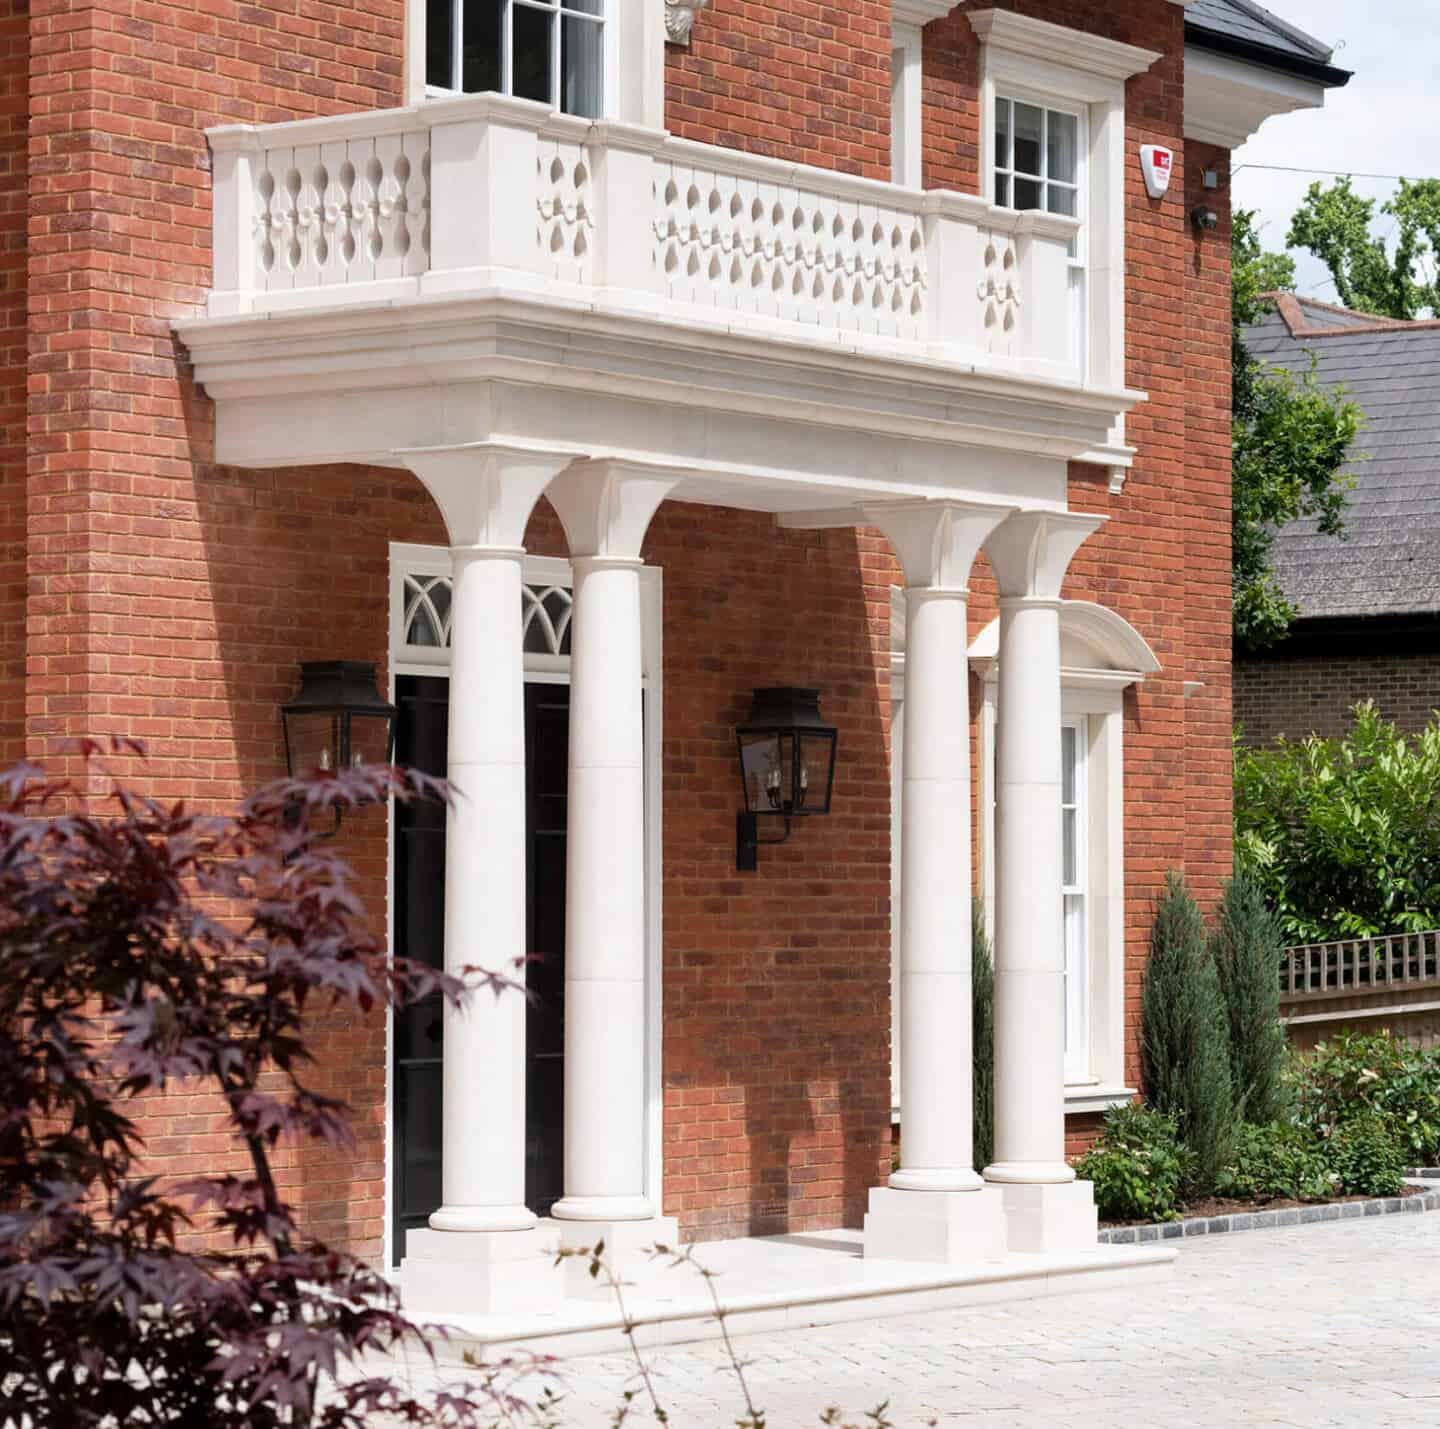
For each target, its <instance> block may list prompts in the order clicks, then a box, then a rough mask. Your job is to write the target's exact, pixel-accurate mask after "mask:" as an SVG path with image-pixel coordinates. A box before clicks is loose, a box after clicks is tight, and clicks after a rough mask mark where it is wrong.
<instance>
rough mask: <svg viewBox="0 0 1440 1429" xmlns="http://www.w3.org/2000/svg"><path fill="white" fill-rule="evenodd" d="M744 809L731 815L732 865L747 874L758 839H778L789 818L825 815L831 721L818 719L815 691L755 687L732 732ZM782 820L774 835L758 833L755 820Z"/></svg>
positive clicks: (831, 777)
mask: <svg viewBox="0 0 1440 1429" xmlns="http://www.w3.org/2000/svg"><path fill="white" fill-rule="evenodd" d="M735 740H736V743H737V745H738V746H739V751H740V786H741V788H742V790H743V791H744V796H745V808H744V809H743V810H742V811H741V812H740V813H739V814H737V815H736V818H735V867H736V868H737V869H739V870H740V871H741V872H742V873H749V872H751V871H753V870H754V869H755V867H756V866H757V864H758V863H759V856H760V845H761V844H762V843H784V842H785V840H786V839H788V838H789V837H790V821H791V819H796V818H800V817H802V816H804V815H808V814H828V813H829V812H830V794H831V791H832V790H833V788H834V786H835V726H834V725H833V724H826V723H825V721H824V720H823V719H821V718H820V691H819V690H801V689H794V688H792V687H790V686H778V687H772V688H770V689H764V690H756V691H755V696H754V700H753V702H752V704H751V706H750V718H749V719H748V720H747V721H746V722H745V723H744V724H742V725H741V726H739V728H738V729H736V731H735ZM765 817H770V818H780V819H784V820H785V832H784V833H783V834H781V835H780V837H779V838H778V839H777V838H769V839H762V838H761V837H760V820H761V819H762V818H765Z"/></svg>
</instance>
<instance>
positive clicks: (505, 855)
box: [399, 443, 573, 1312]
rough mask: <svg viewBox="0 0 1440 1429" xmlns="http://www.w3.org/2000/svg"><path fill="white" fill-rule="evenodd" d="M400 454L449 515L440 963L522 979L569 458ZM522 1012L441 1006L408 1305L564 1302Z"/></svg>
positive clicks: (515, 1004) (513, 1006) (407, 1274)
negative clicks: (552, 571)
mask: <svg viewBox="0 0 1440 1429" xmlns="http://www.w3.org/2000/svg"><path fill="white" fill-rule="evenodd" d="M399 455H400V456H401V457H402V459H403V460H404V461H405V462H406V464H407V465H408V466H409V467H410V469H411V470H412V471H414V472H415V473H416V475H417V476H419V477H420V479H421V480H422V481H423V482H424V483H425V485H426V487H427V488H428V489H429V491H430V493H431V495H432V496H434V498H435V500H436V502H437V504H438V505H439V506H440V509H441V511H442V512H443V513H444V516H445V521H446V524H447V527H448V529H449V534H450V540H451V558H452V560H453V562H454V586H453V593H452V597H451V600H452V604H451V617H450V624H451V641H450V721H449V747H448V755H447V774H446V777H447V778H448V780H449V782H450V785H451V788H452V790H453V792H454V799H453V802H452V804H451V807H450V809H449V810H448V812H447V816H446V825H445V966H446V970H447V971H449V972H451V973H453V974H455V975H457V976H458V975H460V974H462V973H463V970H464V969H465V968H466V967H481V968H484V969H486V970H487V971H491V972H496V973H501V974H504V975H506V976H509V977H514V978H516V979H517V980H523V977H524V973H523V959H524V957H525V953H526V939H525V911H526V903H525V707H524V655H523V651H522V646H521V628H520V609H521V584H522V575H523V571H522V561H523V558H524V554H525V553H524V549H523V547H522V544H521V543H522V542H523V540H524V536H525V526H526V523H527V521H528V520H529V518H530V513H531V511H532V510H533V509H534V506H535V502H536V501H537V500H538V499H539V496H540V494H541V492H542V491H543V490H544V488H545V486H546V485H547V484H548V483H549V481H550V480H551V479H552V477H553V476H554V475H555V473H556V472H557V471H559V470H560V469H561V468H563V467H565V466H567V465H568V464H569V463H570V462H571V460H572V459H573V455H572V454H567V453H563V452H549V451H537V450H530V449H525V448H516V447H505V446H499V445H496V444H493V443H481V444H475V445H469V446H464V447H454V448H447V449H433V450H426V451H408V452H403V453H400V454H399ZM525 1014H526V1000H525V994H524V992H523V991H521V990H519V989H515V990H511V991H505V992H501V993H499V994H496V993H495V992H493V991H491V990H489V989H485V988H481V989H477V990H476V991H474V992H472V993H471V995H470V997H469V999H468V1001H467V1002H466V1004H465V1005H464V1006H463V1007H460V1008H453V1007H448V1006H447V1007H446V1008H445V1012H444V1026H445V1040H444V1073H443V1075H444V1106H443V1114H442V1131H441V1143H442V1156H443V1167H442V1180H443V1190H442V1194H443V1204H442V1206H441V1207H440V1209H439V1210H437V1211H436V1212H435V1213H434V1214H433V1215H432V1216H431V1217H430V1226H431V1229H430V1230H428V1231H411V1232H410V1233H409V1234H408V1236H407V1244H406V1246H405V1260H404V1265H403V1272H402V1273H403V1277H404V1285H405V1292H406V1296H407V1300H408V1301H410V1303H413V1304H416V1305H420V1306H422V1307H423V1308H426V1309H436V1310H471V1311H476V1312H479V1311H482V1310H487V1309H502V1308H509V1309H520V1308H526V1307H528V1306H534V1305H539V1304H543V1303H546V1301H547V1300H550V1299H553V1298H554V1296H555V1295H558V1293H559V1280H558V1278H557V1277H555V1276H553V1275H549V1274H547V1273H546V1272H545V1269H544V1261H543V1260H542V1257H543V1256H545V1254H546V1253H547V1250H549V1249H550V1245H549V1244H546V1243H542V1241H544V1239H545V1238H544V1237H540V1236H539V1235H538V1233H537V1232H536V1230H535V1227H536V1220H535V1216H534V1214H533V1213H532V1212H531V1211H530V1210H529V1209H528V1208H527V1207H526V1205H525ZM517 1232H518V1233H521V1234H518V1235H517V1234H516V1233H517ZM467 1233H468V1234H467ZM496 1233H499V1234H496Z"/></svg>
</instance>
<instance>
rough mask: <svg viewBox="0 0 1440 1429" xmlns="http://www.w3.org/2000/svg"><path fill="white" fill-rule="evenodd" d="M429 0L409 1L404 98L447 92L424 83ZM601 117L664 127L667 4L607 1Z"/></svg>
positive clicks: (410, 101)
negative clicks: (603, 97)
mask: <svg viewBox="0 0 1440 1429" xmlns="http://www.w3.org/2000/svg"><path fill="white" fill-rule="evenodd" d="M425 12H426V0H406V4H405V102H406V103H407V104H419V103H421V102H423V101H424V100H425V99H428V98H440V97H448V94H447V93H446V92H444V91H435V90H431V89H428V88H427V86H426V83H425ZM601 117H602V118H605V119H618V120H621V121H622V122H624V123H627V124H640V125H644V126H646V127H647V128H651V129H663V128H664V127H665V7H664V5H662V4H660V3H658V0H607V4H606V9H605V101H604V105H603V108H602V110H601Z"/></svg>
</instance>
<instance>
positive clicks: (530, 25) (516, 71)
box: [466, 5, 555, 104]
mask: <svg viewBox="0 0 1440 1429" xmlns="http://www.w3.org/2000/svg"><path fill="white" fill-rule="evenodd" d="M554 27H555V17H554V15H553V13H547V12H546V11H544V10H536V9H533V8H531V7H530V6H529V5H512V7H511V12H510V35H511V49H510V92H511V93H512V94H513V95H515V97H516V98H517V99H538V100H540V102H541V103H542V104H550V103H553V100H552V97H551V93H550V44H551V32H552V31H553V29H554ZM466 88H469V86H468V85H467V86H466Z"/></svg>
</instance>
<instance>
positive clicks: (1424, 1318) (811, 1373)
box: [422, 1215, 1440, 1429]
mask: <svg viewBox="0 0 1440 1429" xmlns="http://www.w3.org/2000/svg"><path fill="white" fill-rule="evenodd" d="M716 1249H718V1247H703V1248H702V1250H705V1251H714V1250H716ZM1437 1267H1440V1215H1436V1216H1387V1217H1379V1218H1372V1219H1369V1220H1362V1221H1345V1222H1338V1223H1334V1222H1332V1223H1325V1224H1319V1225H1306V1226H1296V1227H1293V1228H1285V1229H1280V1230H1273V1231H1266V1232H1255V1233H1250V1234H1244V1235H1233V1236H1224V1237H1220V1238H1218V1239H1215V1240H1206V1239H1202V1240H1199V1241H1194V1240H1191V1241H1187V1242H1185V1243H1184V1246H1183V1249H1182V1253H1181V1257H1180V1259H1179V1261H1178V1262H1177V1264H1176V1266H1175V1268H1174V1270H1173V1272H1171V1273H1170V1274H1168V1275H1165V1276H1162V1277H1157V1278H1153V1279H1151V1280H1150V1282H1149V1283H1132V1284H1130V1285H1129V1286H1127V1288H1124V1289H1114V1290H1108V1289H1095V1290H1091V1291H1083V1290H1082V1291H1080V1292H1078V1293H1074V1294H1068V1295H1065V1296H1061V1297H1057V1298H1053V1299H1043V1300H1032V1301H1028V1302H1021V1303H991V1304H979V1305H970V1306H967V1307H962V1308H957V1309H938V1310H925V1311H923V1312H920V1313H914V1314H904V1315H892V1316H888V1317H885V1318H880V1319H869V1320H866V1321H864V1322H863V1323H849V1324H838V1325H831V1326H827V1327H822V1328H815V1329H780V1328H773V1329H769V1330H767V1331H766V1332H765V1333H756V1334H753V1335H747V1336H744V1337H742V1338H740V1339H739V1340H738V1341H737V1347H738V1349H739V1352H740V1354H741V1356H742V1358H743V1359H744V1360H745V1361H746V1363H747V1365H748V1368H747V1375H748V1377H749V1380H750V1384H751V1389H752V1394H753V1396H754V1399H755V1402H756V1404H757V1405H758V1406H760V1407H762V1408H763V1409H764V1410H765V1412H766V1418H767V1424H768V1426H769V1429H791V1426H801V1425H804V1426H813V1425H815V1424H816V1423H817V1422H818V1420H819V1415H820V1412H821V1411H822V1410H823V1409H824V1408H825V1407H826V1406H828V1405H831V1404H836V1405H839V1406H841V1407H843V1408H844V1409H845V1410H846V1411H847V1415H848V1417H849V1418H850V1419H851V1420H854V1421H856V1422H859V1418H860V1414H861V1412H862V1411H863V1410H865V1409H867V1408H870V1407H873V1406H874V1405H876V1404H878V1403H879V1402H880V1401H882V1400H888V1401H889V1405H890V1409H889V1414H890V1418H891V1420H892V1421H893V1422H894V1423H895V1424H896V1425H897V1426H899V1429H912V1426H919V1425H925V1424H930V1423H934V1424H938V1425H942V1426H943V1425H948V1424H960V1423H966V1424H969V1423H974V1424H982V1425H984V1426H985V1429H1008V1426H1037V1429H1038V1426H1047V1429H1048V1426H1062V1425H1063V1426H1066V1429H1101V1426H1105V1429H1114V1426H1117V1425H1123V1426H1125V1429H1144V1426H1151V1425H1155V1426H1165V1429H1190V1426H1196V1429H1198V1426H1202V1425H1203V1426H1206V1429H1210V1426H1214V1425H1229V1424H1236V1425H1239V1424H1243V1425H1245V1426H1247V1429H1263V1426H1302V1425H1303V1426H1306V1429H1326V1426H1386V1425H1400V1424H1406V1425H1414V1424H1436V1423H1440V1358H1437V1352H1436V1348H1435V1333H1436V1330H1437V1328H1440V1274H1437ZM666 1273H667V1274H684V1273H688V1272H684V1271H673V1272H666ZM722 1283H723V1282H722ZM647 1360H648V1362H649V1364H650V1366H651V1368H652V1372H653V1376H654V1380H655V1384H656V1388H657V1390H658V1392H659V1394H660V1396H661V1402H662V1404H663V1405H664V1407H665V1409H666V1410H667V1412H668V1415H669V1422H670V1423H671V1424H672V1425H676V1426H682V1429H720V1426H723V1425H726V1424H731V1423H733V1422H734V1421H735V1419H736V1418H737V1417H738V1416H739V1414H740V1412H741V1409H742V1403H741V1399H740V1396H739V1394H738V1392H737V1390H736V1386H735V1382H734V1378H733V1375H732V1374H731V1372H730V1371H729V1369H728V1368H727V1365H726V1361H725V1357H724V1353H723V1350H722V1349H721V1347H720V1346H718V1345H716V1344H713V1343H703V1344H685V1345H674V1344H671V1345H666V1344H660V1345H655V1346H652V1348H650V1349H649V1350H648V1352H647ZM451 1372H452V1373H453V1371H451ZM559 1372H560V1379H561V1382H562V1385H563V1389H564V1391H565V1394H566V1399H565V1402H564V1405H563V1413H562V1422H563V1424H564V1425H565V1426H566V1429H599V1426H601V1425H606V1424H610V1423H612V1422H613V1420H612V1417H611V1416H612V1415H613V1412H614V1410H615V1408H616V1406H617V1404H618V1403H619V1402H620V1399H621V1396H622V1394H623V1393H624V1391H625V1390H626V1389H630V1388H634V1387H635V1386H636V1383H637V1381H636V1378H635V1372H634V1363H633V1361H632V1360H631V1359H630V1358H629V1357H628V1356H626V1355H623V1354H613V1353H611V1354H603V1355H591V1356H587V1357H581V1358H577V1359H572V1360H568V1361H566V1362H563V1363H561V1364H560V1366H559ZM442 1373H444V1372H443V1371H442ZM422 1377H423V1378H425V1379H432V1378H433V1377H434V1376H433V1372H428V1371H427V1372H425V1373H424V1374H423V1376H422ZM627 1422H633V1423H642V1422H646V1423H653V1422H654V1420H653V1418H651V1416H650V1413H649V1411H648V1406H642V1405H641V1403H640V1402H639V1401H637V1404H636V1407H635V1409H634V1410H633V1411H632V1416H631V1419H630V1420H628V1421H627Z"/></svg>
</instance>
